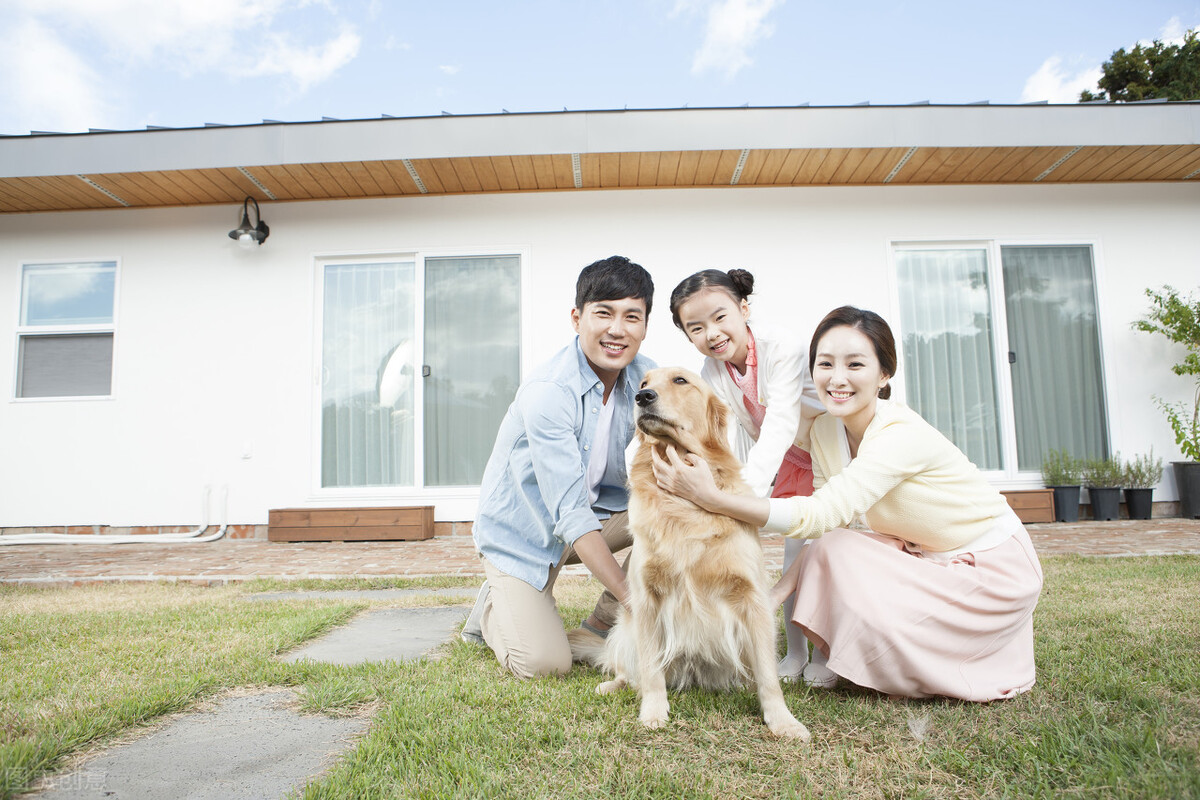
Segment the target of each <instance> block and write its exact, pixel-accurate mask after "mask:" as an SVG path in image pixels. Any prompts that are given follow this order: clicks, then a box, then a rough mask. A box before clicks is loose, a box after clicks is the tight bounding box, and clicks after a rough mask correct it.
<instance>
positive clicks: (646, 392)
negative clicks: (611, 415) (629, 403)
mask: <svg viewBox="0 0 1200 800" xmlns="http://www.w3.org/2000/svg"><path fill="white" fill-rule="evenodd" d="M657 399H658V392H656V391H654V390H653V389H642V390H641V391H640V392H638V393H637V394H635V395H634V396H633V400H634V402H635V403H637V404H638V405H639V406H648V405H650V404H651V403H653V402H654V401H655V400H657Z"/></svg>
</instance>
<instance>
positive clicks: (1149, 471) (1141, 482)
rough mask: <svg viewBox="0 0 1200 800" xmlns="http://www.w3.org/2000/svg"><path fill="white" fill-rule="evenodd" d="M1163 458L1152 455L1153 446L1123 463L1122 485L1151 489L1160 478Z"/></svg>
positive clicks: (1131, 487)
mask: <svg viewBox="0 0 1200 800" xmlns="http://www.w3.org/2000/svg"><path fill="white" fill-rule="evenodd" d="M1162 473H1163V460H1162V459H1161V458H1155V457H1154V448H1150V452H1149V454H1147V455H1144V456H1137V457H1136V458H1134V459H1133V460H1132V461H1130V462H1129V463H1128V464H1126V465H1125V481H1124V485H1125V488H1127V489H1153V488H1154V487H1155V486H1157V485H1158V482H1159V481H1161V480H1162Z"/></svg>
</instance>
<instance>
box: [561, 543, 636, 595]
mask: <svg viewBox="0 0 1200 800" xmlns="http://www.w3.org/2000/svg"><path fill="white" fill-rule="evenodd" d="M574 547H575V552H576V553H577V554H578V555H579V560H580V561H582V562H583V565H584V566H585V567H587V568H588V571H590V572H591V573H592V575H594V576H596V580H598V581H600V583H602V584H604V588H605V589H608V590H609V591H610V592H612V594H613V596H614V597H616V598H617V600H619V601H620V603H621V605H623V606H626V607H628V605H629V583H628V581H626V580H625V572H624V570H622V569H621V565H620V564H618V563H617V560H616V559H615V558H613V554H612V551H610V550H609V549H608V543H607V542H605V541H604V536H603V535H601V533H600V531H591V532H589V533H585V534H584V535H583V536H580V537H579V538H578V539H576V540H575V545H574Z"/></svg>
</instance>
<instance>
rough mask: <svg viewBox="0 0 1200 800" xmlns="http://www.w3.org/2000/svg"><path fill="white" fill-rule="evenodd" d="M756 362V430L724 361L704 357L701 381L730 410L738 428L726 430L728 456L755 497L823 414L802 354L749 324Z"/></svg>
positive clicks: (779, 335)
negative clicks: (759, 411)
mask: <svg viewBox="0 0 1200 800" xmlns="http://www.w3.org/2000/svg"><path fill="white" fill-rule="evenodd" d="M750 330H751V331H752V332H753V333H754V352H755V354H756V356H757V358H758V402H759V403H761V404H762V405H763V406H764V407H765V408H766V415H765V416H764V417H763V424H762V430H759V428H758V426H757V425H755V424H754V420H752V419H751V418H750V412H748V411H747V410H746V404H745V403H744V402H742V390H741V389H740V388H738V386H737V384H735V383H734V382H733V379H732V378H730V377H729V371H728V369H727V368H726V367H725V362H723V361H717V360H716V359H714V358H707V357H706V358H705V359H704V366H703V368H702V369H701V370H700V374H701V376H702V377H703V378H704V380H705V381H706V382H707V383H708V384H709V385H710V386H712V387H713V389H714V390H715V391H716V393H717V396H718V397H720V398H721V399H722V400H724V401H725V404H726V405H728V406H729V408H730V409H731V410H732V411H733V414H734V416H735V417H737V421H738V422H739V423H740V424H739V425H736V426H735V425H730V426H729V434H730V435H729V440H730V446H731V447H732V448H733V452H734V453H735V454H736V455H737V456H738V458H740V459H741V460H742V462H743V464H744V466H743V467H742V478H743V479H744V480H745V481H746V483H747V484H749V485H750V489H751V490H752V491H753V492H754V494H756V495H758V496H759V497H766V496H767V495H768V494H770V490H771V482H772V481H773V480H775V473H777V472H779V467H780V465H781V464H782V463H783V456H784V454H785V453H787V451H788V448H789V447H791V446H792V445H793V444H795V445H796V446H797V447H800V448H801V449H804V450H808V449H809V430H810V429H811V428H812V421H813V420H814V419H816V418H817V417H818V416H820V415H821V414H823V413H824V412H825V408H824V406H822V405H821V401H820V400H818V399H817V387H816V386H815V385H814V384H813V379H812V374H811V373H810V372H809V369H808V350H807V348H805V346H804V345H803V344H802V343H801V342H800V340H799V339H797V338H796V336H795V335H794V334H792V333H791V332H790V331H786V330H781V329H778V328H772V327H770V326H768V325H762V324H760V323H754V324H753V325H750Z"/></svg>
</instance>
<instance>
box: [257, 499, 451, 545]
mask: <svg viewBox="0 0 1200 800" xmlns="http://www.w3.org/2000/svg"><path fill="white" fill-rule="evenodd" d="M431 538H433V506H409V507H404V508H281V509H277V510H273V511H271V512H269V514H268V525H267V540H268V541H271V542H365V541H378V540H396V539H401V540H412V539H431Z"/></svg>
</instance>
